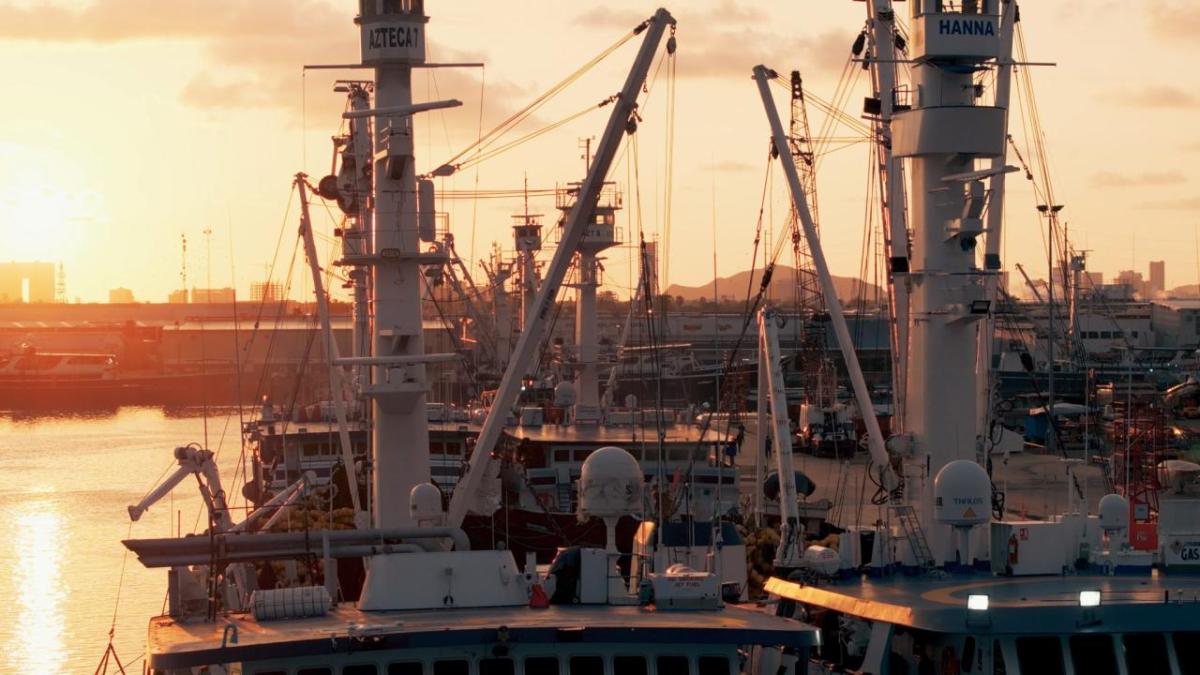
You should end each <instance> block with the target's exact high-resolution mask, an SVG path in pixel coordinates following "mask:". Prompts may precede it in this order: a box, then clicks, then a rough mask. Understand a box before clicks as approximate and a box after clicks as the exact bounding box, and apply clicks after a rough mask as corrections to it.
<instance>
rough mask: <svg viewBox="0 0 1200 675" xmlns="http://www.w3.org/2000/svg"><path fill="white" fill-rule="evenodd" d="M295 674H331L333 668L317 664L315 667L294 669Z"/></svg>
mask: <svg viewBox="0 0 1200 675" xmlns="http://www.w3.org/2000/svg"><path fill="white" fill-rule="evenodd" d="M296 675H333V668H327V667H325V666H317V667H315V668H300V669H297V670H296Z"/></svg>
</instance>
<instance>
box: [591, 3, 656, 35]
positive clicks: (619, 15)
mask: <svg viewBox="0 0 1200 675" xmlns="http://www.w3.org/2000/svg"><path fill="white" fill-rule="evenodd" d="M648 18H650V15H649V14H645V13H643V12H639V11H636V10H632V9H614V8H612V7H605V6H600V7H593V8H591V9H589V10H587V11H586V12H584V13H582V14H580V15H579V16H577V17H575V23H576V24H577V25H580V26H585V27H588V28H603V29H605V30H608V29H611V28H623V29H626V30H633V28H634V27H635V26H637V25H638V24H640V23H641V22H643V21H645V20H646V19H648Z"/></svg>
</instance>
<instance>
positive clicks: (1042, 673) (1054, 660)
mask: <svg viewBox="0 0 1200 675" xmlns="http://www.w3.org/2000/svg"><path fill="white" fill-rule="evenodd" d="M1017 666H1018V667H1019V668H1020V670H1021V672H1022V673H1037V674H1038V675H1063V654H1062V644H1060V643H1059V641H1058V637H1057V636H1054V635H1049V636H1038V637H1023V638H1017Z"/></svg>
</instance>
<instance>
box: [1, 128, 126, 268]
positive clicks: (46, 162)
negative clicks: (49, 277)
mask: <svg viewBox="0 0 1200 675" xmlns="http://www.w3.org/2000/svg"><path fill="white" fill-rule="evenodd" d="M0 154H2V155H4V156H5V157H8V158H10V161H6V162H5V163H4V164H2V165H0V238H2V240H3V241H4V258H5V259H7V260H23V261H32V260H43V261H60V260H62V259H63V258H65V257H70V256H71V254H73V253H75V252H76V251H77V249H78V247H79V246H80V245H81V240H82V235H83V233H84V228H85V227H87V226H88V225H94V224H96V223H97V222H103V221H104V219H105V216H104V204H103V197H102V195H101V193H100V192H99V191H97V190H96V189H94V188H93V187H91V186H89V185H87V183H86V182H85V181H83V180H82V179H81V177H79V176H76V175H72V174H77V173H78V172H77V171H72V170H71V169H72V168H73V167H69V166H56V164H57V163H56V162H55V161H54V160H52V159H50V158H45V157H41V156H39V155H38V154H37V153H35V152H33V151H32V150H31V149H30V148H28V147H25V146H21V145H11V144H6V145H0Z"/></svg>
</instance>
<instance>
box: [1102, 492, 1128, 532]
mask: <svg viewBox="0 0 1200 675" xmlns="http://www.w3.org/2000/svg"><path fill="white" fill-rule="evenodd" d="M1099 511H1100V528H1101V529H1103V530H1105V531H1108V532H1115V531H1118V530H1124V529H1125V528H1127V527H1129V502H1127V501H1125V498H1124V497H1122V496H1121V495H1118V494H1107V495H1104V496H1103V497H1101V498H1100V504H1099Z"/></svg>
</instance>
